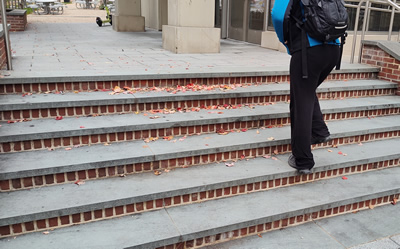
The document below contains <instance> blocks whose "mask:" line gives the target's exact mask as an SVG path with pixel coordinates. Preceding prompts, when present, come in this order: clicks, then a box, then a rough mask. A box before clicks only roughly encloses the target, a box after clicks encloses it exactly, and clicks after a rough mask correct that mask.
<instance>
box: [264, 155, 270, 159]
mask: <svg viewBox="0 0 400 249" xmlns="http://www.w3.org/2000/svg"><path fill="white" fill-rule="evenodd" d="M263 157H264V158H266V159H270V158H271V156H270V155H265V156H263Z"/></svg>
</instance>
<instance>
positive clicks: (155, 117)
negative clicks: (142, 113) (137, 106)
mask: <svg viewBox="0 0 400 249" xmlns="http://www.w3.org/2000/svg"><path fill="white" fill-rule="evenodd" d="M149 118H150V119H157V118H160V116H153V117H149Z"/></svg>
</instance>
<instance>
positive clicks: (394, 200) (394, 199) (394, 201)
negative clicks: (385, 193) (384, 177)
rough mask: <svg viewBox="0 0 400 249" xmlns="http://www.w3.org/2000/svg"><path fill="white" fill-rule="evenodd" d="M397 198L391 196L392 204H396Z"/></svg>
mask: <svg viewBox="0 0 400 249" xmlns="http://www.w3.org/2000/svg"><path fill="white" fill-rule="evenodd" d="M398 200H399V199H398V198H393V200H392V202H391V203H392V205H396V203H397V201H398Z"/></svg>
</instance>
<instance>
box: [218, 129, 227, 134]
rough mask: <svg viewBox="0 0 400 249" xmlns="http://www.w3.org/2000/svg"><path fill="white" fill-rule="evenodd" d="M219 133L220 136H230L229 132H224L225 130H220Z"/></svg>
mask: <svg viewBox="0 0 400 249" xmlns="http://www.w3.org/2000/svg"><path fill="white" fill-rule="evenodd" d="M217 133H218V135H228V133H229V132H227V131H226V130H224V129H219V130H218V131H217Z"/></svg>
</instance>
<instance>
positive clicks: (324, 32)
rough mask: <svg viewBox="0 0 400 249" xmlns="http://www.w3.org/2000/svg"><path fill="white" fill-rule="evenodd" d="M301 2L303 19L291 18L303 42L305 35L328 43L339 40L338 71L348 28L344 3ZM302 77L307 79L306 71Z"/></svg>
mask: <svg viewBox="0 0 400 249" xmlns="http://www.w3.org/2000/svg"><path fill="white" fill-rule="evenodd" d="M301 2H302V3H303V5H304V16H303V18H304V19H303V20H299V19H298V18H296V17H294V16H291V17H292V18H293V19H294V20H295V21H296V25H297V27H299V28H300V29H302V30H303V32H302V33H303V41H304V39H306V38H305V37H306V36H305V33H307V34H308V35H309V36H310V37H312V38H314V39H317V40H319V41H322V42H330V41H333V40H336V39H337V38H341V44H340V59H339V61H338V63H337V65H336V69H340V63H341V57H342V53H343V45H344V43H345V40H346V36H347V33H346V30H347V28H348V14H347V10H346V7H345V6H344V1H343V0H301ZM304 31H305V32H304ZM304 46H305V44H304V43H303V48H304ZM303 50H304V49H303ZM303 54H304V51H303ZM303 77H304V78H307V73H306V71H303Z"/></svg>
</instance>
